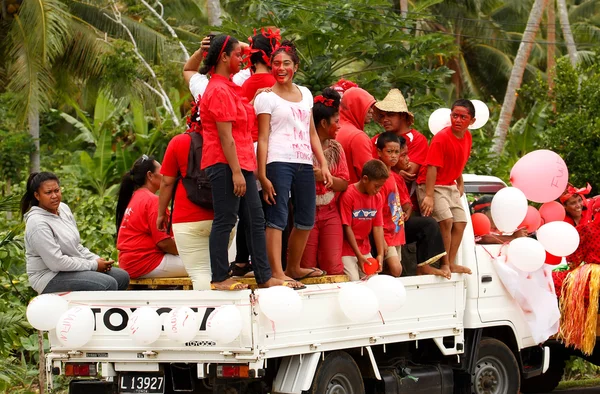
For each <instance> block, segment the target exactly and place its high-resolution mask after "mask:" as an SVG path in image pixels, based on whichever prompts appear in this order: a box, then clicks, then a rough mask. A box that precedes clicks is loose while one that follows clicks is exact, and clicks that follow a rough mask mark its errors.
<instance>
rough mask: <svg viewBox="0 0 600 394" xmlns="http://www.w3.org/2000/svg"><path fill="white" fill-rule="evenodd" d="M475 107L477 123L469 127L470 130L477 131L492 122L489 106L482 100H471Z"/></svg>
mask: <svg viewBox="0 0 600 394" xmlns="http://www.w3.org/2000/svg"><path fill="white" fill-rule="evenodd" d="M471 102H472V103H473V106H474V107H475V122H474V123H473V124H472V125H471V126H469V129H470V130H477V129H480V128H482V127H483V126H485V125H486V123H487V122H488V120H490V109H489V108H488V106H487V104H486V103H484V102H483V101H481V100H471Z"/></svg>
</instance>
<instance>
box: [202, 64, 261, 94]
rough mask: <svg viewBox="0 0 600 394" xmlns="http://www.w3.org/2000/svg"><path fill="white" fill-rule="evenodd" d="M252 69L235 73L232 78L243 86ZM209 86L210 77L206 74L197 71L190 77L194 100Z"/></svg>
mask: <svg viewBox="0 0 600 394" xmlns="http://www.w3.org/2000/svg"><path fill="white" fill-rule="evenodd" d="M250 75H251V72H250V69H247V70H242V71H240V72H238V73H237V74H235V75H234V76H233V77H232V78H231V80H232V81H233V83H235V84H236V85H238V86H242V85H243V84H244V82H245V81H246V80H247V79H248V78H250ZM207 86H208V77H207V76H206V75H204V74H200V73H196V74H194V75H192V77H191V78H190V92H192V96H193V98H194V100H198V97H202V95H203V94H204V92H205V91H206V87H207Z"/></svg>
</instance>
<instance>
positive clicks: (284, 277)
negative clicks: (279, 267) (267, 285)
mask: <svg viewBox="0 0 600 394" xmlns="http://www.w3.org/2000/svg"><path fill="white" fill-rule="evenodd" d="M271 278H273V279H279V280H281V281H282V282H283V281H287V282H293V281H294V279H293V278H291V277H289V276H287V275H286V274H285V273H283V272H282V273H275V272H273V274H272V276H271Z"/></svg>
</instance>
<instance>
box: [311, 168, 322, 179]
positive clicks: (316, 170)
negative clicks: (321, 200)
mask: <svg viewBox="0 0 600 394" xmlns="http://www.w3.org/2000/svg"><path fill="white" fill-rule="evenodd" d="M313 172H314V173H315V181H317V182H323V180H324V179H323V171H321V169H320V168H319V167H313Z"/></svg>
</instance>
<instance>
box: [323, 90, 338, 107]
mask: <svg viewBox="0 0 600 394" xmlns="http://www.w3.org/2000/svg"><path fill="white" fill-rule="evenodd" d="M321 95H322V96H323V97H325V98H326V99H330V100H333V106H334V107H336V108H337V107H339V106H340V101H342V96H340V94H339V93H338V92H336V91H335V89H333V88H325V89H323V92H322V93H321Z"/></svg>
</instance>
